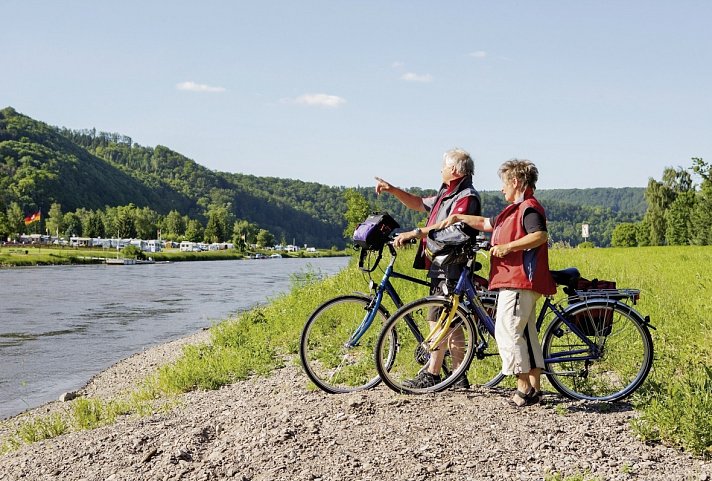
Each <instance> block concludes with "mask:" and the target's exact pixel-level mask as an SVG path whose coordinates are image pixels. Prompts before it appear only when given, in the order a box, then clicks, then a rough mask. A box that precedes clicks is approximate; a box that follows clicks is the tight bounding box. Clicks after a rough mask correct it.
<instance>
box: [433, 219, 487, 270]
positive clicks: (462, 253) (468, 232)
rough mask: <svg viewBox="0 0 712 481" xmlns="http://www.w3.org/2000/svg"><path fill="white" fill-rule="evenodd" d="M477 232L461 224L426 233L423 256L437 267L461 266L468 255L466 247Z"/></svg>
mask: <svg viewBox="0 0 712 481" xmlns="http://www.w3.org/2000/svg"><path fill="white" fill-rule="evenodd" d="M476 234H477V231H475V230H474V229H472V228H470V227H469V226H468V225H467V224H465V223H463V222H458V223H456V224H453V225H451V226H448V227H446V228H444V229H441V230H433V231H430V232H429V233H428V237H427V240H426V242H425V254H426V255H427V256H428V258H429V259H430V261H431V262H432V263H433V264H435V265H438V266H447V265H450V264H463V263H465V262H467V258H468V255H469V252H468V249H467V247H468V246H469V245H470V241H471V240H472V238H473V237H474V235H476Z"/></svg>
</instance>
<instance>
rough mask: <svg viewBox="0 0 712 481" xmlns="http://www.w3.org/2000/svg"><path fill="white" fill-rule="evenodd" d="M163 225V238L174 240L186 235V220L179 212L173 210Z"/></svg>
mask: <svg viewBox="0 0 712 481" xmlns="http://www.w3.org/2000/svg"><path fill="white" fill-rule="evenodd" d="M161 225H162V227H161V231H162V234H163V237H167V238H171V239H174V240H175V239H180V238H181V236H182V235H183V234H184V233H185V225H186V219H184V218H183V217H182V216H181V215H180V212H178V211H177V210H172V211H170V212H169V213H168V215H166V217H165V218H164V219H163V222H162V223H161Z"/></svg>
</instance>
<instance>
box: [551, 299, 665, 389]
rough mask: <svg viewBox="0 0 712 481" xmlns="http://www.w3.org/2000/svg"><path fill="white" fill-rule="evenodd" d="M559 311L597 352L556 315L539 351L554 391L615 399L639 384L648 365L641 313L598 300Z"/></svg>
mask: <svg viewBox="0 0 712 481" xmlns="http://www.w3.org/2000/svg"><path fill="white" fill-rule="evenodd" d="M564 315H565V316H566V318H567V319H568V320H570V322H572V323H573V324H575V325H576V326H577V327H578V328H579V329H580V330H581V331H582V332H583V333H584V334H586V337H587V338H588V339H589V340H591V341H593V342H595V343H596V345H597V346H598V351H599V352H598V353H595V352H593V350H592V349H591V348H589V347H588V346H587V345H586V344H585V343H584V342H583V340H582V338H581V337H579V336H578V335H577V334H575V333H574V332H573V331H572V329H571V328H570V327H569V326H568V325H567V324H566V323H564V322H563V321H562V320H561V319H559V318H556V319H555V320H554V321H552V323H551V324H550V325H549V327H548V328H547V330H546V332H545V333H544V342H543V345H542V349H543V351H544V358H545V366H546V368H545V369H546V371H545V373H546V376H547V378H548V379H549V381H550V382H551V384H552V385H553V386H554V388H556V390H558V391H559V392H560V393H561V394H563V395H565V396H567V397H569V398H572V399H587V400H592V401H617V400H620V399H623V398H625V397H626V396H628V395H630V394H631V393H633V391H635V390H636V389H637V388H638V387H639V386H640V385H641V384H642V383H643V381H644V380H645V378H646V376H647V375H648V373H649V372H650V368H651V367H652V364H653V341H652V338H651V337H650V331H649V330H648V328H647V327H646V325H645V321H644V320H643V319H642V317H641V316H640V314H638V313H637V312H636V311H635V310H634V309H632V308H631V307H629V306H627V305H625V304H622V303H619V302H614V301H609V300H605V299H600V300H592V301H584V302H581V303H578V304H575V305H572V306H571V307H569V308H567V309H566V310H565V311H564ZM576 351H578V353H576Z"/></svg>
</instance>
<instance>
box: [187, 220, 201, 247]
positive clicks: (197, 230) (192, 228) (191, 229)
mask: <svg viewBox="0 0 712 481" xmlns="http://www.w3.org/2000/svg"><path fill="white" fill-rule="evenodd" d="M202 239H203V225H202V224H201V223H200V221H199V220H197V219H190V220H189V221H188V225H187V226H186V228H185V240H188V241H191V242H200V241H201V240H202Z"/></svg>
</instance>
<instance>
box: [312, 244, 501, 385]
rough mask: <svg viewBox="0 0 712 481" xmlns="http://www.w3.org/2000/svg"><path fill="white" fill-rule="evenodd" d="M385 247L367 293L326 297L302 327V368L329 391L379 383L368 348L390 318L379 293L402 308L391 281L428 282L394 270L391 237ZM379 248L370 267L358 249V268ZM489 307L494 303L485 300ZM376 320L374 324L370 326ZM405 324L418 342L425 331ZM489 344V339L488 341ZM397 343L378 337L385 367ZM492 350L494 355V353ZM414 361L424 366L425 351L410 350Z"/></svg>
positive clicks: (479, 279)
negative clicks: (377, 277) (379, 274)
mask: <svg viewBox="0 0 712 481" xmlns="http://www.w3.org/2000/svg"><path fill="white" fill-rule="evenodd" d="M385 247H386V248H387V249H388V252H389V253H390V261H389V262H388V265H387V266H386V268H385V270H384V272H383V278H382V279H381V281H380V283H378V284H376V282H375V281H374V280H373V279H370V280H369V287H370V291H371V292H370V294H363V293H353V294H347V295H342V296H338V297H335V298H333V299H330V300H328V301H326V302H324V303H323V304H321V305H320V306H319V307H317V308H316V310H315V311H314V312H313V313H312V314H311V316H310V317H309V319H308V320H307V322H306V324H305V325H304V328H303V330H302V335H301V340H300V343H299V356H300V359H301V363H302V367H303V368H304V371H305V372H306V374H307V376H309V379H311V381H312V382H313V383H314V384H316V385H317V386H318V387H319V388H320V389H322V390H323V391H326V392H328V393H332V394H338V393H346V392H352V391H359V390H363V389H369V388H372V387H374V386H376V385H377V384H378V383H379V382H381V379H380V377H379V376H378V372H377V371H376V365H375V362H374V359H373V349H374V346H375V343H376V339H377V337H378V334H379V332H380V328H381V327H382V326H383V324H384V323H385V322H386V320H387V319H388V318H389V317H390V314H389V313H388V310H387V309H386V308H385V307H384V306H383V296H384V294H385V295H387V296H388V297H390V299H391V300H392V301H393V303H394V304H395V306H396V308H400V307H402V306H403V301H402V300H401V298H400V296H399V295H398V292H397V291H396V289H395V288H394V287H393V284H392V283H391V279H403V280H406V281H409V282H413V283H416V284H420V285H423V286H430V283H429V282H428V281H424V280H421V279H417V278H415V277H411V276H408V275H405V274H402V273H399V272H396V270H395V269H394V264H395V261H396V258H397V251H396V249H395V248H394V247H393V245H392V243H391V241H389V242H388V243H386V245H385ZM382 251H383V250H382V249H381V250H378V251H377V256H378V257H377V259H376V260H375V261H374V262H373V266H372V267H366V265H365V264H367V263H368V262H366V258H367V255H368V254H369V253H373V251H369V250H367V249H362V251H361V255H360V258H359V268H360V269H361V270H362V271H364V272H366V273H368V274H369V277H370V273H371V272H372V271H374V270H375V268H376V266H377V265H378V263H379V261H380V259H381V254H382ZM473 282H474V284H475V285H477V286H478V288H479V289H483V288H484V287H483V285H486V283H487V281H486V280H485V279H483V278H482V277H480V276H477V275H476V274H474V275H473ZM484 302H485V304H486V305H489V306H490V308H491V309H492V310H493V309H494V301H492V302H491V304H490V303H489V301H487V300H485V301H484ZM374 323H376V328H373V327H372V325H373V324H374ZM404 323H405V325H406V326H407V327H408V329H409V332H408V337H410V338H413V339H418V340H419V342H420V341H423V339H424V337H425V335H427V332H428V329H427V328H426V329H425V330H424V331H422V330H421V329H422V326H419V325H417V324H416V323H414V322H410V320H409V319H408V318H407V317H406V318H405V319H404ZM493 344H494V343H493ZM397 345H398V339H397V334H396V333H395V332H392V333H390V334H389V335H387V336H386V337H385V339H384V341H383V347H382V348H383V351H384V357H383V360H382V361H383V363H384V365H385V366H390V365H391V363H392V361H393V360H394V359H395V355H396V346H397ZM495 354H496V353H495ZM413 355H414V359H413V362H414V363H417V364H418V365H419V366H421V367H422V366H423V365H425V364H426V363H427V362H428V359H429V357H430V354H429V353H428V352H424V351H422V352H417V353H413ZM449 369H450V361H449V360H448V362H446V363H444V365H443V372H445V373H447V374H449Z"/></svg>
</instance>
